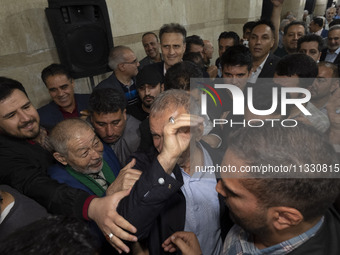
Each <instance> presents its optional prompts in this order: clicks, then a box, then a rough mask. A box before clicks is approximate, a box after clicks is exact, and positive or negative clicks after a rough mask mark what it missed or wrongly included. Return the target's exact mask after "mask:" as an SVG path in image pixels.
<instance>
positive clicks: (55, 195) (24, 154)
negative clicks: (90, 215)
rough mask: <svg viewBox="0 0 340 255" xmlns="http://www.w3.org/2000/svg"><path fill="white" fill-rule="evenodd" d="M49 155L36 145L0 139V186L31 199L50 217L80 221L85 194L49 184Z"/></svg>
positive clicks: (51, 161)
mask: <svg viewBox="0 0 340 255" xmlns="http://www.w3.org/2000/svg"><path fill="white" fill-rule="evenodd" d="M53 162H54V160H53V157H52V155H51V154H50V153H49V152H48V151H46V150H44V149H43V148H42V147H40V146H39V145H37V144H35V145H32V144H30V143H28V142H27V141H25V140H22V139H15V138H11V137H7V136H2V135H0V183H1V184H7V185H9V186H11V187H13V188H15V189H16V190H18V191H19V192H21V193H23V194H24V195H26V196H28V197H30V198H32V199H34V200H35V201H37V202H38V203H40V204H41V205H42V206H44V207H45V208H46V209H47V210H48V211H49V212H50V213H53V214H64V215H68V216H73V217H78V218H83V216H82V211H83V205H84V203H85V200H86V199H87V198H88V197H89V196H90V194H88V193H87V192H85V191H82V190H78V189H74V188H71V187H69V186H67V185H65V184H60V183H58V182H57V181H55V180H52V179H51V178H50V177H49V176H48V175H47V168H48V166H49V165H51V164H52V163H53Z"/></svg>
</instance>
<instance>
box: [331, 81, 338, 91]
mask: <svg viewBox="0 0 340 255" xmlns="http://www.w3.org/2000/svg"><path fill="white" fill-rule="evenodd" d="M339 87H340V84H339V79H336V80H335V81H333V82H332V85H331V89H330V90H331V93H333V92H334V91H336V90H337V89H338V88H339Z"/></svg>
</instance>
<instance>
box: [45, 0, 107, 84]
mask: <svg viewBox="0 0 340 255" xmlns="http://www.w3.org/2000/svg"><path fill="white" fill-rule="evenodd" d="M45 13H46V17H47V20H48V24H49V26H50V29H51V32H52V35H53V38H54V41H55V44H56V47H57V51H58V55H59V59H60V62H61V63H62V64H63V65H65V66H66V67H67V68H68V69H69V70H70V71H71V73H72V75H73V77H74V78H81V77H89V76H94V75H98V74H102V73H105V72H108V71H110V68H109V67H108V56H109V52H110V49H111V48H112V47H113V39H112V33H111V26H110V19H109V14H108V12H107V6H106V2H105V0H48V8H46V9H45Z"/></svg>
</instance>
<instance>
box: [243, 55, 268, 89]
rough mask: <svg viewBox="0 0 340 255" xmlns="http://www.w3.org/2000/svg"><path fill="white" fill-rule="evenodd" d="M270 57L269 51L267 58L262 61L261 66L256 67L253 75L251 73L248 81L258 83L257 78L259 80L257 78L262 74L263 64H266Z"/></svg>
mask: <svg viewBox="0 0 340 255" xmlns="http://www.w3.org/2000/svg"><path fill="white" fill-rule="evenodd" d="M268 57H269V53H268V55H267V57H266V58H265V60H263V61H262V63H261V65H259V66H258V67H257V68H256V70H255V71H254V72H252V73H251V75H250V77H249V79H248V82H249V83H256V80H257V78H258V77H259V75H260V73H261V71H262V69H263V66H264V64H265V63H266V61H267V59H268Z"/></svg>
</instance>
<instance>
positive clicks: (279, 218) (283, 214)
mask: <svg viewBox="0 0 340 255" xmlns="http://www.w3.org/2000/svg"><path fill="white" fill-rule="evenodd" d="M268 213H269V214H270V215H269V217H270V219H271V221H272V226H273V227H274V228H275V229H276V230H279V231H281V230H284V229H287V228H289V227H293V226H296V225H298V224H300V223H301V222H302V221H303V215H302V214H301V213H300V211H299V210H297V209H295V208H292V207H285V206H279V207H271V208H269V209H268Z"/></svg>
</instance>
